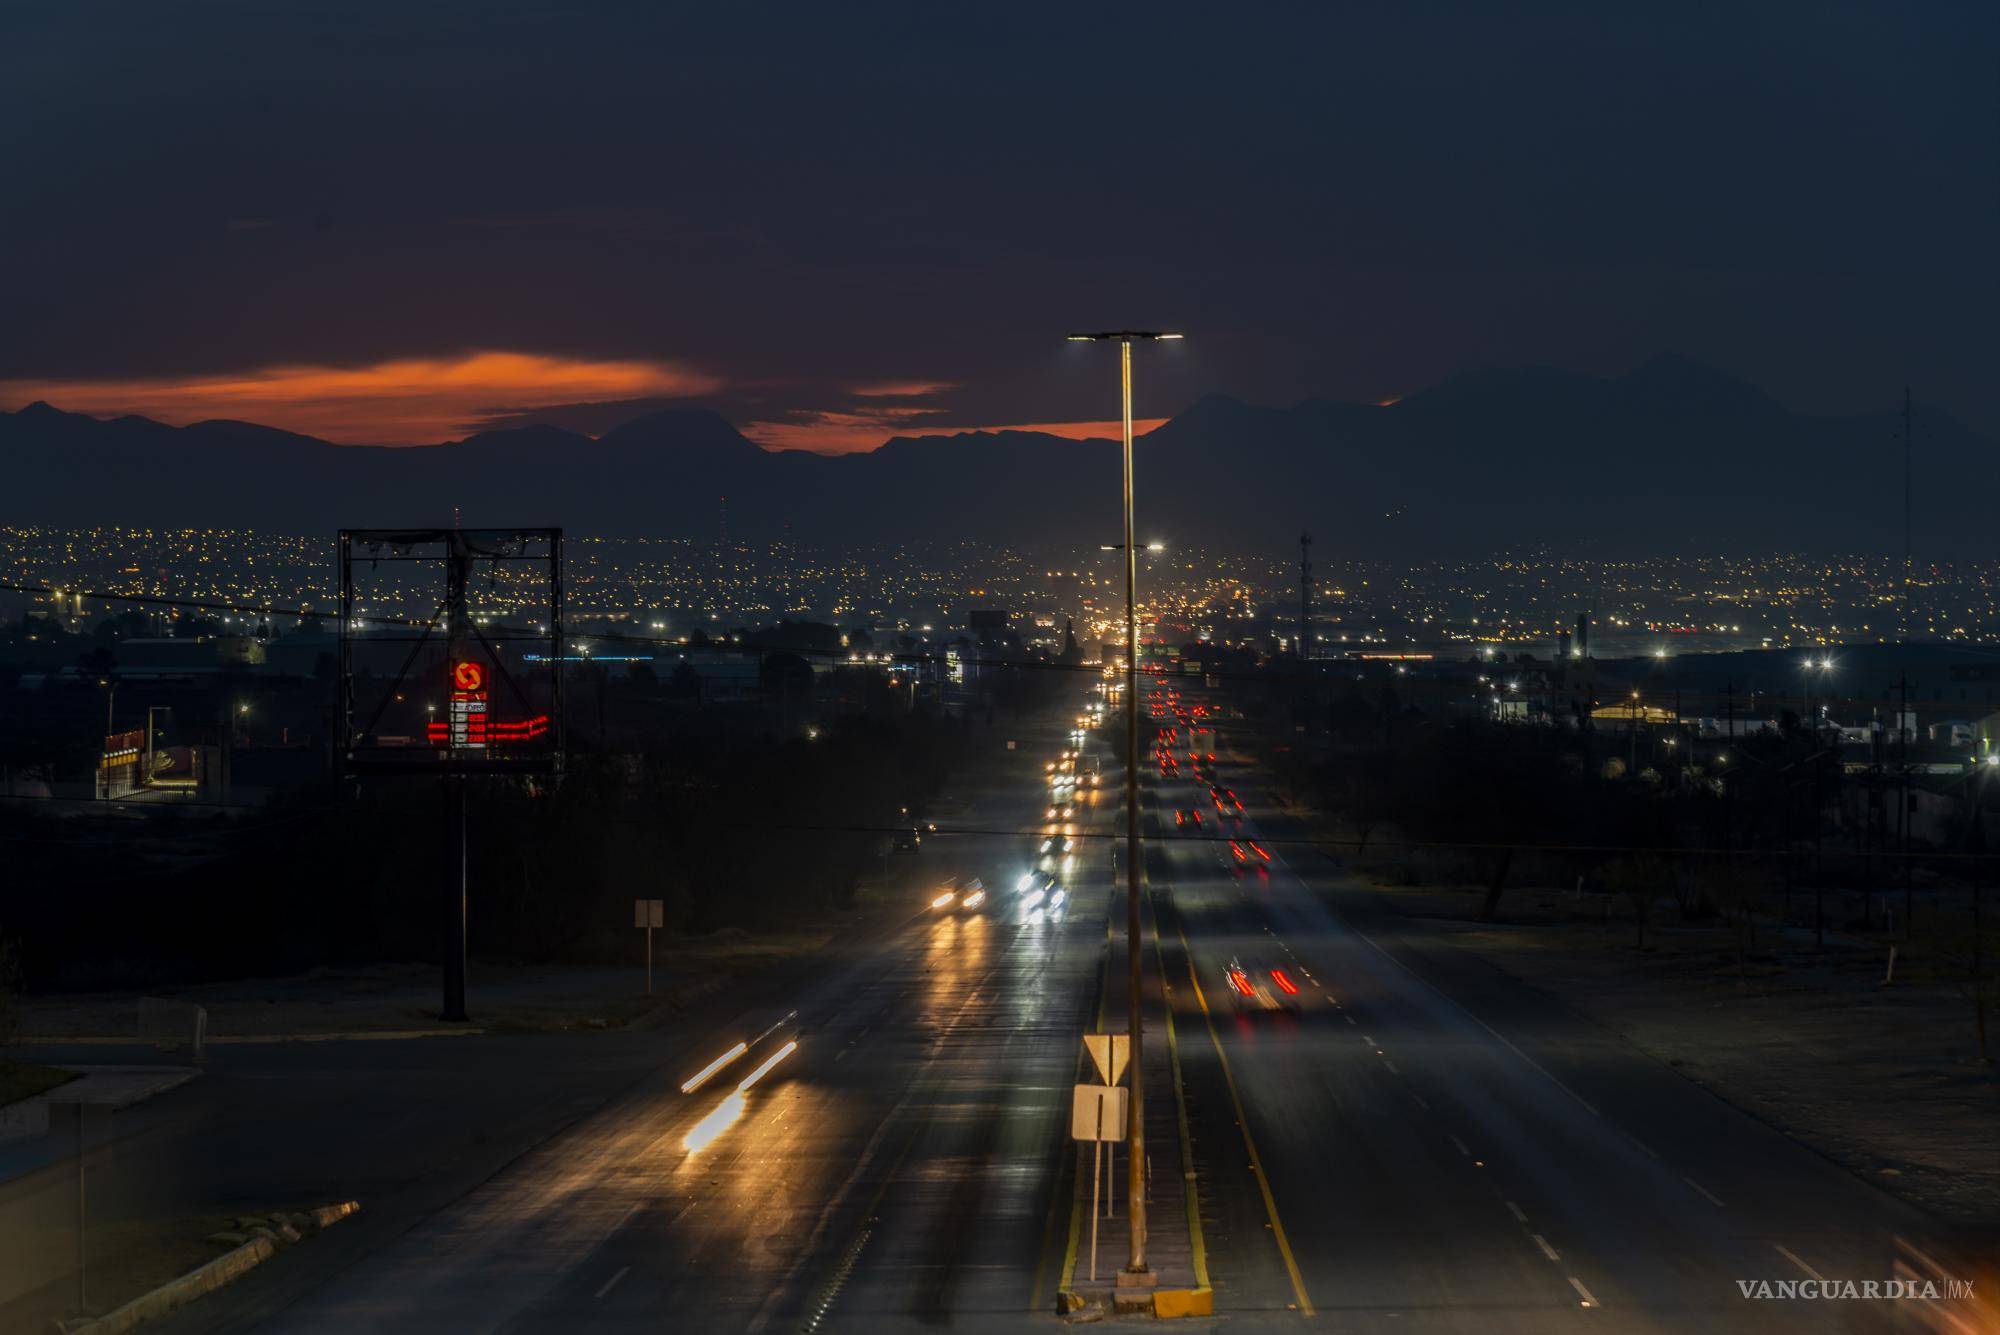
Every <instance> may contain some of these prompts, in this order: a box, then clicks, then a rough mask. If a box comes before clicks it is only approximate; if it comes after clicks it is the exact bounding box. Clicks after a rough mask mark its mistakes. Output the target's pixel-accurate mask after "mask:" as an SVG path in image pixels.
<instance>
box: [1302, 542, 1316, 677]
mask: <svg viewBox="0 0 2000 1335" xmlns="http://www.w3.org/2000/svg"><path fill="white" fill-rule="evenodd" d="M1312 545H1313V540H1312V534H1310V533H1301V534H1299V661H1300V662H1304V661H1305V660H1306V659H1309V658H1311V657H1312V607H1313V563H1312Z"/></svg>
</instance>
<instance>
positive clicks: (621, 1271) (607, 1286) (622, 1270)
mask: <svg viewBox="0 0 2000 1335" xmlns="http://www.w3.org/2000/svg"><path fill="white" fill-rule="evenodd" d="M631 1269H632V1267H631V1266H629V1265H628V1266H620V1267H619V1268H618V1273H617V1274H615V1275H613V1276H612V1277H611V1278H610V1279H607V1280H605V1281H604V1287H603V1288H601V1289H599V1290H598V1291H597V1297H599V1298H602V1297H603V1296H604V1295H605V1294H607V1293H609V1292H611V1289H612V1286H613V1285H615V1284H617V1283H618V1281H619V1280H621V1279H623V1278H625V1276H626V1275H627V1274H628V1273H630V1272H631Z"/></svg>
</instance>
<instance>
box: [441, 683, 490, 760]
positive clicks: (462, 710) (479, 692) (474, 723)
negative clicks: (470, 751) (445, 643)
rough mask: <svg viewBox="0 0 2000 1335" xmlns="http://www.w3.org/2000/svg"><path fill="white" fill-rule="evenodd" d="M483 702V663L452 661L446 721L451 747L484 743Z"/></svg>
mask: <svg viewBox="0 0 2000 1335" xmlns="http://www.w3.org/2000/svg"><path fill="white" fill-rule="evenodd" d="M486 705H487V691H486V665H485V664H483V663H474V662H467V661H461V662H457V663H453V664H452V665H451V721H450V734H451V745H452V746H453V747H467V748H483V747H485V745H486Z"/></svg>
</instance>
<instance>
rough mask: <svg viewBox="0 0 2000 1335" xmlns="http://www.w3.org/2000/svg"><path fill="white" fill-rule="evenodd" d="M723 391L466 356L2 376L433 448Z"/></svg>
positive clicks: (55, 388) (156, 412)
mask: <svg viewBox="0 0 2000 1335" xmlns="http://www.w3.org/2000/svg"><path fill="white" fill-rule="evenodd" d="M720 387H721V382H720V381H719V380H717V379H716V378H715V377H713V376H710V375H707V374H704V373H702V372H699V371H695V370H692V369H690V368H688V367H685V366H681V365H678V364H676V363H673V362H664V361H645V360H592V359H588V358H579V357H547V356H541V355H538V354H534V353H523V352H494V351H484V352H469V353H465V354H462V355H459V356H454V357H405V358H397V359H392V360H388V361H381V362H375V363H373V364H370V365H366V366H345V367H335V366H266V367H259V368H257V369H255V370H249V371H242V372H236V373H232V374H224V375H193V376H158V377H147V378H140V379H125V380H67V381H64V380H0V403H4V404H6V405H8V406H11V407H19V406H20V405H22V404H25V403H30V402H33V401H34V400H36V399H42V400H45V401H47V402H49V403H53V404H55V405H56V406H57V407H59V408H65V409H68V410H71V411H74V412H85V413H92V414H95V415H97V416H100V417H101V416H113V415H118V414H124V413H137V414H139V415H140V416H143V417H151V418H154V419H156V420H159V421H162V422H169V423H172V424H174V425H185V424H186V423H189V422H198V421H203V420H206V419H210V418H218V417H222V418H238V419H241V420H244V421H250V422H258V423H262V424H263V425H266V426H275V427H283V428H284V429H286V430H288V431H300V432H304V433H306V434H307V435H313V436H319V437H321V438H323V439H326V440H332V441H338V442H341V443H343V444H370V445H407V444H430V443H434V442H437V441H441V440H447V439H450V438H453V437H456V436H462V435H465V434H467V433H468V432H471V431H476V430H478V429H479V426H480V423H481V422H482V421H483V420H485V419H488V418H491V417H494V416H497V415H500V414H505V413H508V412H517V411H521V410H525V409H532V408H537V407H543V406H546V405H549V404H561V403H601V402H609V401H617V400H623V399H644V398H686V397H691V396H695V395H702V394H711V393H714V392H715V391H716V390H717V389H719V388H720Z"/></svg>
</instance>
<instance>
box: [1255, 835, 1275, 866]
mask: <svg viewBox="0 0 2000 1335" xmlns="http://www.w3.org/2000/svg"><path fill="white" fill-rule="evenodd" d="M1250 847H1252V848H1254V849H1256V850H1257V856H1258V857H1260V858H1262V859H1264V861H1266V862H1269V861H1270V860H1271V855H1270V854H1269V853H1266V852H1265V851H1264V845H1262V844H1260V843H1258V842H1257V841H1256V840H1254V839H1253V840H1251V841H1250Z"/></svg>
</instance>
